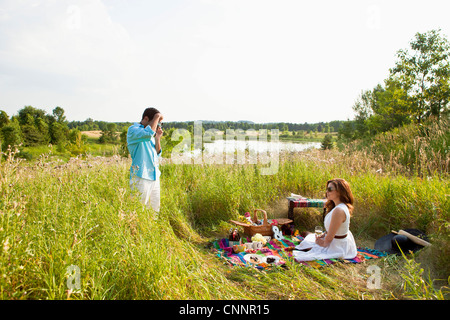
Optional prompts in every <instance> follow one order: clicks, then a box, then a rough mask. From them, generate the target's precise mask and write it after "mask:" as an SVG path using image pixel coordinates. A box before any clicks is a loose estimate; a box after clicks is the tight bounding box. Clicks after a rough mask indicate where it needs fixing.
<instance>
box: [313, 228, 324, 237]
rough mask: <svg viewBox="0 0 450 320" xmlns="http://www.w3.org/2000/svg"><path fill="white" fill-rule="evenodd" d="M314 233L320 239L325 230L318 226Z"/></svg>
mask: <svg viewBox="0 0 450 320" xmlns="http://www.w3.org/2000/svg"><path fill="white" fill-rule="evenodd" d="M314 231H315V233H316V237H318V238H320V237H321V236H322V234H323V228H322V227H321V226H316V227H315V228H314Z"/></svg>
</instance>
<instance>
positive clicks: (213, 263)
mask: <svg viewBox="0 0 450 320" xmlns="http://www.w3.org/2000/svg"><path fill="white" fill-rule="evenodd" d="M130 164H131V161H130V160H129V159H124V158H120V157H118V156H114V157H110V158H103V157H90V156H88V157H86V158H84V159H82V158H71V159H70V160H69V161H68V162H67V163H64V164H61V163H60V162H57V161H54V160H53V159H52V158H51V157H42V158H41V159H40V161H38V162H35V163H33V164H28V163H27V162H25V161H20V160H17V159H16V158H15V157H14V152H9V154H8V156H7V159H6V160H4V161H3V162H2V164H1V166H0V190H1V192H2V193H1V194H2V197H1V199H0V245H1V246H0V298H2V299H65V298H71V299H362V298H365V299H374V298H376V299H383V298H392V297H393V296H394V297H395V298H405V297H406V298H407V297H409V295H410V293H408V295H406V294H405V291H404V290H398V289H396V286H397V283H396V282H391V281H386V283H385V284H384V287H383V289H381V290H378V291H373V290H369V289H367V287H366V283H365V281H366V279H367V277H368V275H367V274H366V271H365V268H366V267H367V265H365V264H361V265H351V266H348V265H344V264H337V265H334V266H332V267H327V268H325V269H323V270H315V269H311V268H306V267H304V266H301V265H299V264H297V263H293V262H291V261H288V269H287V270H285V269H282V270H274V271H273V272H259V271H255V270H251V269H232V268H229V267H227V266H225V265H223V264H222V263H221V262H220V260H219V259H217V258H216V257H215V256H214V254H212V253H211V252H209V251H208V249H206V248H205V244H207V243H208V241H209V240H211V237H214V236H223V235H224V232H226V230H227V229H228V228H229V226H230V225H229V224H228V223H227V221H228V220H229V219H230V218H236V216H237V215H238V214H243V213H244V212H246V211H251V210H253V209H255V208H263V209H266V210H267V211H268V213H269V215H270V216H271V217H274V216H277V215H286V213H287V201H286V199H285V198H286V196H288V195H289V194H290V193H291V192H294V193H300V194H302V195H305V196H308V197H323V195H324V188H325V183H326V181H327V180H328V179H329V178H333V177H342V178H345V179H347V180H348V181H349V182H350V184H351V186H352V189H353V192H354V194H355V197H356V205H355V212H354V216H353V218H352V225H351V229H352V231H353V233H354V234H355V236H356V239H357V242H360V241H366V242H367V241H371V239H375V238H376V237H378V236H380V235H383V234H384V233H386V232H388V231H390V230H391V229H399V228H407V227H419V228H421V229H423V230H424V231H426V232H427V233H428V234H430V236H431V237H432V239H443V237H444V236H447V237H448V233H449V231H448V220H449V219H448V213H449V212H450V204H449V200H448V194H450V192H449V191H450V189H449V180H448V179H447V178H442V176H440V175H437V174H435V175H432V176H430V178H428V179H421V178H408V177H405V176H403V175H398V174H390V173H389V172H385V171H383V172H381V173H380V171H379V168H380V165H381V164H380V162H378V161H375V160H371V159H370V157H365V156H364V155H363V154H362V153H352V154H345V153H342V152H338V151H318V150H317V151H310V152H307V153H300V154H296V153H290V154H289V153H287V154H282V156H281V159H280V166H279V168H278V172H277V174H274V175H268V176H263V175H261V173H260V171H261V165H176V164H172V163H170V161H167V163H164V164H162V166H161V171H162V179H161V188H162V189H161V197H162V199H161V202H162V209H161V212H160V214H159V218H158V219H156V218H155V215H154V213H153V211H152V210H149V209H146V208H144V207H143V206H142V205H141V204H140V203H139V200H138V197H137V196H136V195H135V194H133V193H132V192H131V191H130V189H129V185H128V183H129V181H128V170H129V166H130ZM306 214H307V215H309V217H310V218H311V219H305V217H304V215H303V214H302V212H300V211H298V212H297V211H296V218H295V220H296V225H297V227H298V228H299V229H300V230H306V229H309V228H310V227H312V226H311V222H310V221H311V220H314V219H316V220H317V221H320V217H321V213H320V212H318V211H315V210H312V211H307V213H306ZM312 225H314V222H312ZM446 239H447V240H445V241H444V243H443V245H444V248H442V247H441V251H438V252H439V253H440V254H439V256H437V255H432V256H433V257H432V259H428V260H429V261H428V264H429V267H430V268H431V269H433V270H434V271H435V272H436V273H437V274H445V273H447V274H448V265H450V264H449V263H448V261H446V260H445V259H448V256H449V255H448V247H449V245H448V238H446ZM358 244H360V243H358ZM445 250H447V253H446V251H445ZM380 261H381V260H380ZM445 261H446V264H443V262H445ZM372 263H378V262H377V261H375V262H372ZM71 265H76V266H78V267H79V268H80V279H81V289H80V290H75V291H70V290H69V288H68V286H67V279H68V274H67V270H68V267H69V266H71ZM383 272H384V273H385V278H386V279H387V278H389V277H392V275H390V272H396V274H397V275H398V271H395V269H394V268H392V267H391V266H385V267H384V268H383ZM349 279H350V280H349ZM413 298H414V297H413Z"/></svg>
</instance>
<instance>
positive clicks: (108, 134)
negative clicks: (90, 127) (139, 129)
mask: <svg viewBox="0 0 450 320" xmlns="http://www.w3.org/2000/svg"><path fill="white" fill-rule="evenodd" d="M116 131H117V125H116V124H115V123H105V125H104V129H103V130H102V135H101V136H100V138H99V139H98V141H99V142H100V143H108V142H111V143H114V142H117V134H116Z"/></svg>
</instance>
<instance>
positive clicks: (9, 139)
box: [0, 121, 23, 150]
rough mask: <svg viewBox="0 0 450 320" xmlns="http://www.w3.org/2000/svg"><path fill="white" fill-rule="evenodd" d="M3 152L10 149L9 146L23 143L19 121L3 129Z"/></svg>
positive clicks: (11, 122) (12, 122) (10, 123)
mask: <svg viewBox="0 0 450 320" xmlns="http://www.w3.org/2000/svg"><path fill="white" fill-rule="evenodd" d="M0 131H1V136H2V150H6V149H8V146H11V147H12V146H15V145H19V144H21V143H22V142H23V138H22V131H21V130H20V126H19V123H18V122H17V121H10V122H9V123H8V124H6V125H4V126H3V127H2V128H1V129H0Z"/></svg>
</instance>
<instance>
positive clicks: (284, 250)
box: [212, 236, 387, 269]
mask: <svg viewBox="0 0 450 320" xmlns="http://www.w3.org/2000/svg"><path fill="white" fill-rule="evenodd" d="M302 240H303V238H302V237H301V236H283V239H282V240H281V241H280V240H276V239H271V240H270V241H269V242H268V243H267V244H266V245H265V246H264V247H263V248H262V249H260V250H250V251H247V252H240V253H234V252H233V249H232V247H230V246H229V242H228V239H220V240H216V241H213V243H212V245H213V250H214V251H215V253H216V255H217V257H219V258H220V259H224V260H225V261H226V262H227V263H228V264H230V265H232V266H239V267H255V268H258V269H267V268H271V267H273V266H283V265H284V264H285V263H286V260H287V259H291V261H295V262H297V263H301V264H303V265H305V266H309V267H313V268H320V267H323V266H327V265H330V264H333V263H336V262H342V263H361V262H363V261H365V260H368V259H377V258H380V257H384V256H386V255H387V254H386V253H385V252H380V251H378V250H375V249H369V248H361V247H358V248H357V249H358V254H357V256H356V257H355V258H354V259H325V260H315V261H300V262H298V261H296V260H294V258H293V254H292V251H293V250H294V248H295V246H296V245H298V244H299V243H300V242H301V241H302ZM242 242H243V243H245V242H251V240H250V239H249V238H243V241H242ZM249 253H253V254H257V255H260V256H261V257H264V256H269V255H270V256H276V257H279V260H278V262H277V263H276V264H268V263H260V264H253V263H251V262H249V261H247V260H246V259H245V258H244V257H245V255H246V254H249Z"/></svg>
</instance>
